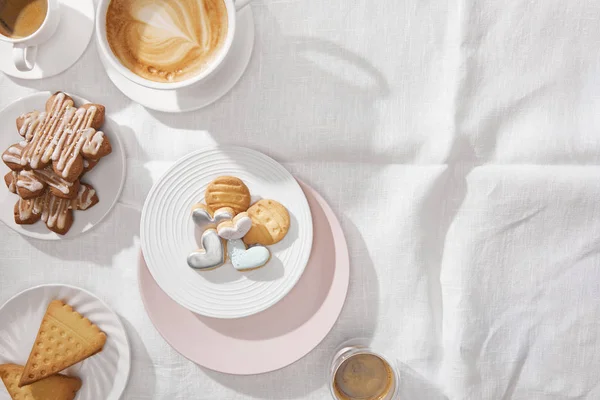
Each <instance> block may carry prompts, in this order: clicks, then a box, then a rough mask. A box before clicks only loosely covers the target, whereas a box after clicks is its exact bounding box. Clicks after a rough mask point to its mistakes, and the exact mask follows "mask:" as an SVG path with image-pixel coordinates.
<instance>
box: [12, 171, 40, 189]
mask: <svg viewBox="0 0 600 400" xmlns="http://www.w3.org/2000/svg"><path fill="white" fill-rule="evenodd" d="M17 187H20V188H23V189H26V190H28V191H30V192H37V191H40V190H42V189H43V188H44V183H43V182H41V181H40V180H39V179H38V178H37V176H36V175H35V173H34V172H33V171H21V172H19V176H18V178H17Z"/></svg>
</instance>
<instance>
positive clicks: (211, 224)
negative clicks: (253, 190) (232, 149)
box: [187, 176, 290, 272]
mask: <svg viewBox="0 0 600 400" xmlns="http://www.w3.org/2000/svg"><path fill="white" fill-rule="evenodd" d="M204 199H205V201H206V204H202V203H198V204H196V205H194V206H193V207H192V218H193V220H194V223H195V224H196V226H197V227H198V229H200V231H201V233H202V236H201V248H200V249H198V250H196V251H194V252H192V253H191V254H190V255H189V256H188V258H187V262H188V265H189V266H190V267H192V268H194V269H198V270H200V271H207V270H212V269H215V268H217V267H220V266H221V265H223V264H225V263H226V262H227V261H228V260H229V261H231V263H232V264H233V266H234V267H235V269H237V270H238V271H242V272H246V271H252V270H254V269H257V268H260V267H262V266H264V265H265V264H267V262H269V260H270V258H271V252H270V251H269V249H268V248H267V247H266V246H269V245H272V244H275V243H277V242H279V241H281V240H282V239H283V238H284V237H285V235H286V234H287V232H288V230H289V229H290V215H289V213H288V210H287V209H286V208H285V207H284V206H283V205H282V204H280V203H278V202H277V201H275V200H268V199H263V200H259V201H258V202H256V203H255V204H253V205H252V206H251V205H250V202H251V196H250V190H249V189H248V187H247V186H246V184H245V183H244V182H243V181H242V180H241V179H239V178H236V177H234V176H220V177H218V178H217V179H215V180H214V181H212V182H211V183H210V184H209V185H208V187H207V189H206V192H205V193H204Z"/></svg>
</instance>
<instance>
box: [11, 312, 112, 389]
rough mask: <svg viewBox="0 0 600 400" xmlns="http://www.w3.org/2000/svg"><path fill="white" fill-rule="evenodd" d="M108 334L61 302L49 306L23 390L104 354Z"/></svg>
mask: <svg viewBox="0 0 600 400" xmlns="http://www.w3.org/2000/svg"><path fill="white" fill-rule="evenodd" d="M105 343H106V334H105V333H104V332H102V331H101V330H100V329H99V328H98V327H97V326H96V325H94V324H93V323H91V322H90V320H89V319H87V318H84V317H83V315H81V314H79V313H78V312H76V311H74V310H73V308H72V307H71V306H69V305H68V304H65V303H63V302H62V301H60V300H53V301H51V302H50V304H49V305H48V308H47V310H46V314H45V315H44V318H43V319H42V323H41V324H40V329H39V331H38V334H37V337H36V339H35V343H34V344H33V348H32V349H31V353H30V354H29V358H28V359H27V364H26V365H25V369H24V370H23V375H22V376H21V379H20V380H19V387H23V386H25V385H30V384H32V383H35V382H38V381H40V380H42V379H44V378H47V377H48V376H51V375H53V374H56V373H57V372H60V371H62V370H63V369H65V368H67V367H70V366H71V365H73V364H77V363H78V362H80V361H83V360H85V359H86V358H88V357H90V356H93V355H94V354H96V353H98V352H100V351H102V348H103V347H104V344H105Z"/></svg>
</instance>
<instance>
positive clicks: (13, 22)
mask: <svg viewBox="0 0 600 400" xmlns="http://www.w3.org/2000/svg"><path fill="white" fill-rule="evenodd" d="M47 12H48V1H47V0H0V34H1V35H3V36H6V37H7V38H10V39H21V38H26V37H28V36H31V35H32V34H34V33H35V32H36V31H37V30H38V29H40V27H41V26H42V24H43V23H44V20H45V19H46V13H47Z"/></svg>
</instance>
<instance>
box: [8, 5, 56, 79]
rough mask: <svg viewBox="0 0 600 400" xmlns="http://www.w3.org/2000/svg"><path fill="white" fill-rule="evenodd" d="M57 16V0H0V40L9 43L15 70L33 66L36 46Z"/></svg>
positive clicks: (49, 33)
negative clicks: (11, 47) (11, 46)
mask: <svg viewBox="0 0 600 400" xmlns="http://www.w3.org/2000/svg"><path fill="white" fill-rule="evenodd" d="M59 20H60V4H59V2H58V0H0V40H1V41H3V42H8V43H12V45H13V51H12V58H13V62H14V64H15V67H16V68H17V69H18V70H19V71H30V70H32V69H33V67H34V66H35V59H36V54H37V46H40V45H42V44H43V43H44V42H46V41H47V40H48V39H50V38H51V37H52V35H53V34H54V32H55V31H56V28H57V27H58V22H59Z"/></svg>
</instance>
